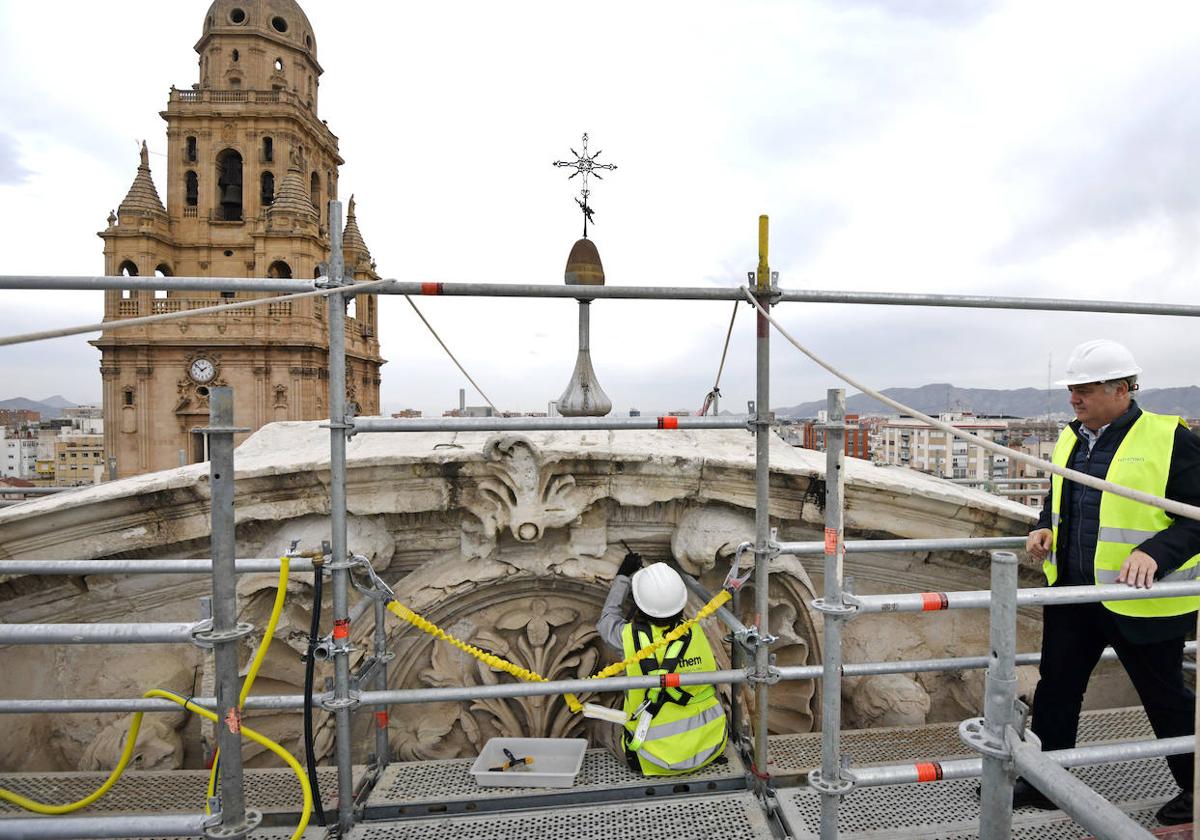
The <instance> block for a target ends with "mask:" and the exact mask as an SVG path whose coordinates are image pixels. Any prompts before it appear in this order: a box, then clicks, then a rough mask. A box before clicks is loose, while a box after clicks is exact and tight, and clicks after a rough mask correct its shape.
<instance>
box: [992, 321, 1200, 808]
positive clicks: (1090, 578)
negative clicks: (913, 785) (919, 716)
mask: <svg viewBox="0 0 1200 840" xmlns="http://www.w3.org/2000/svg"><path fill="white" fill-rule="evenodd" d="M1141 370H1142V369H1141V368H1140V367H1138V365H1137V362H1135V361H1134V358H1133V355H1132V354H1131V353H1130V352H1129V350H1127V349H1126V348H1125V347H1123V346H1122V345H1120V344H1118V343H1117V342H1115V341H1107V340H1098V341H1088V342H1085V343H1083V344H1080V345H1079V346H1078V347H1076V348H1075V350H1074V351H1073V352H1072V354H1071V358H1070V360H1069V361H1068V362H1067V376H1066V378H1065V379H1063V380H1062V381H1060V382H1059V383H1058V384H1060V385H1066V386H1067V389H1068V390H1069V391H1070V393H1071V407H1072V408H1073V409H1074V411H1075V417H1076V419H1075V420H1074V421H1072V422H1071V423H1070V424H1069V425H1068V426H1066V427H1065V428H1064V429H1063V430H1062V433H1061V435H1060V436H1059V439H1058V444H1057V445H1056V446H1055V448H1054V455H1053V460H1054V463H1055V464H1057V465H1059V466H1062V467H1069V468H1071V469H1073V470H1077V471H1079V472H1083V473H1087V474H1089V475H1093V476H1095V477H1097V478H1101V479H1107V480H1108V481H1110V482H1112V483H1114V484H1120V485H1123V486H1125V487H1129V488H1132V489H1136V490H1142V491H1144V492H1146V493H1150V494H1152V495H1155V496H1160V497H1166V498H1168V499H1173V500H1176V501H1180V502H1185V503H1187V504H1192V505H1200V438H1197V437H1196V436H1195V435H1194V434H1192V432H1191V431H1189V430H1188V428H1187V426H1186V425H1185V424H1184V423H1183V422H1182V421H1181V420H1180V419H1179V418H1178V417H1174V416H1167V415H1162V414H1152V413H1151V412H1149V411H1143V410H1142V409H1141V408H1139V407H1138V404H1137V402H1136V401H1134V400H1133V399H1132V398H1131V392H1132V391H1135V390H1137V387H1138V385H1137V375H1138V374H1139V373H1141ZM1026 548H1027V550H1028V552H1029V554H1030V556H1031V557H1032V558H1033V559H1035V560H1041V561H1043V566H1042V567H1043V570H1044V571H1045V574H1046V580H1047V581H1048V582H1049V584H1050V585H1051V586H1072V585H1077V586H1078V585H1092V584H1105V583H1125V584H1128V585H1129V586H1136V587H1140V588H1147V589H1148V588H1150V587H1152V586H1153V585H1154V582H1155V581H1159V580H1169V581H1174V580H1193V579H1195V578H1196V576H1197V573H1198V572H1200V567H1198V566H1197V564H1198V563H1200V522H1197V521H1195V520H1191V519H1187V518H1184V517H1178V518H1174V517H1172V516H1170V515H1168V514H1167V513H1165V512H1163V511H1162V510H1160V509H1158V508H1155V507H1151V506H1149V505H1144V504H1140V503H1138V502H1134V501H1132V500H1129V499H1126V498H1124V497H1122V496H1117V495H1115V494H1112V493H1102V492H1101V491H1099V490H1093V489H1092V488H1090V487H1084V486H1082V485H1080V484H1077V483H1075V482H1072V481H1064V480H1063V479H1062V478H1060V477H1059V476H1057V475H1056V476H1053V477H1052V478H1051V484H1050V492H1049V494H1047V496H1046V502H1045V505H1044V507H1043V510H1042V514H1041V519H1040V520H1039V521H1038V526H1037V528H1036V529H1035V530H1034V531H1033V532H1032V533H1030V534H1029V538H1028V540H1027V542H1026ZM1197 606H1200V598H1198V597H1184V598H1152V599H1146V600H1130V601H1105V602H1104V603H1090V604H1070V605H1058V606H1051V605H1047V606H1046V607H1045V609H1044V622H1043V627H1042V663H1041V680H1040V681H1039V682H1038V686H1037V691H1036V692H1035V694H1034V698H1033V724H1032V729H1033V731H1034V733H1035V734H1036V735H1037V736H1038V737H1039V738H1040V739H1041V741H1042V749H1043V750H1047V751H1049V750H1057V749H1066V748H1069V747H1073V746H1075V737H1076V732H1077V729H1078V726H1079V711H1080V707H1081V705H1082V702H1083V694H1084V691H1085V690H1086V688H1087V684H1088V678H1089V677H1090V675H1091V673H1092V669H1093V668H1095V666H1096V663H1097V662H1099V660H1100V655H1101V653H1102V652H1103V650H1104V647H1105V646H1106V645H1111V646H1112V647H1113V648H1114V649H1115V650H1116V652H1117V655H1118V656H1119V657H1120V660H1121V663H1122V665H1124V667H1125V671H1126V672H1127V673H1128V674H1129V678H1130V680H1131V681H1132V682H1133V685H1134V688H1136V689H1137V692H1138V696H1139V697H1141V700H1142V703H1143V705H1144V706H1145V707H1146V714H1147V716H1148V717H1149V718H1150V724H1151V726H1152V727H1153V728H1154V732H1155V734H1156V735H1157V736H1158V737H1160V738H1170V737H1176V736H1181V735H1191V734H1192V733H1193V732H1194V727H1195V705H1196V698H1195V695H1194V694H1193V693H1192V691H1191V690H1190V689H1189V688H1188V687H1187V686H1186V685H1185V684H1184V681H1183V643H1184V636H1185V635H1186V634H1187V632H1188V630H1189V629H1194V628H1195V627H1196V612H1195V611H1196V608H1197ZM1167 763H1168V764H1169V765H1170V768H1171V774H1172V775H1173V776H1174V777H1175V781H1176V783H1177V784H1178V785H1179V788H1180V793H1179V794H1178V795H1177V796H1175V797H1174V798H1173V799H1171V800H1170V801H1169V802H1167V803H1166V804H1165V805H1164V806H1163V807H1162V808H1161V809H1160V810H1159V811H1158V814H1157V816H1158V819H1159V821H1160V822H1162V823H1163V824H1166V825H1173V824H1178V823H1182V822H1190V821H1191V819H1192V784H1193V772H1192V756H1191V755H1190V754H1189V755H1176V756H1171V757H1169V758H1168V759H1167ZM1014 804H1015V805H1018V806H1020V805H1032V806H1034V807H1039V808H1054V807H1055V806H1054V805H1053V803H1051V802H1050V801H1049V800H1048V799H1046V798H1045V797H1044V796H1043V795H1042V794H1041V793H1040V792H1039V791H1037V790H1036V789H1035V788H1033V787H1032V786H1030V785H1029V784H1027V783H1026V782H1025V781H1024V780H1022V779H1018V780H1017V784H1016V788H1015V789H1014Z"/></svg>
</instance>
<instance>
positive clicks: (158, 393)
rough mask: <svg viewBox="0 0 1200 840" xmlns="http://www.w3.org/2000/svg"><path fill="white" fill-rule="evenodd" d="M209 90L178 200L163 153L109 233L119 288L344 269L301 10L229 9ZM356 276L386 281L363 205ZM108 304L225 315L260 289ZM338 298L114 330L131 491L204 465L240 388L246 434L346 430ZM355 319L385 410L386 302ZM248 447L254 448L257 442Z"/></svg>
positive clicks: (354, 393)
mask: <svg viewBox="0 0 1200 840" xmlns="http://www.w3.org/2000/svg"><path fill="white" fill-rule="evenodd" d="M201 27H202V29H201V35H200V40H199V41H198V42H197V43H196V46H195V49H196V52H197V53H198V54H199V57H200V61H199V68H198V69H199V81H198V82H197V83H195V84H193V85H191V87H190V88H188V89H184V90H179V89H176V88H174V87H172V88H171V91H170V96H169V98H168V101H167V108H166V110H165V111H162V112H161V114H162V117H163V119H164V120H166V123H167V137H166V145H165V153H166V154H165V156H166V179H165V181H160V183H163V184H164V186H165V191H164V193H163V194H165V196H166V204H165V205H164V203H163V201H162V200H161V199H160V197H159V196H160V193H159V191H158V189H157V188H156V187H155V184H154V180H153V178H152V177H151V172H150V156H149V151H148V150H147V148H146V146H145V144H143V146H142V151H141V160H140V163H139V166H138V168H137V174H136V176H135V178H134V179H133V184H132V186H131V187H130V188H129V192H128V194H127V195H126V196H125V199H124V200H123V201H122V202H121V203H120V205H119V206H118V208H117V210H116V211H115V212H114V213H111V214H110V215H109V218H108V227H107V228H106V229H105V230H104V231H102V232H101V233H100V237H101V238H102V239H103V240H104V272H105V274H109V275H120V274H131V275H141V276H147V275H153V274H159V275H162V276H166V277H170V276H218V277H264V276H266V277H297V278H301V277H316V276H317V275H318V274H319V270H318V266H319V265H320V264H321V263H323V262H326V261H327V260H328V259H329V242H330V240H329V230H328V222H329V211H328V201H329V200H330V199H331V198H337V196H338V167H339V166H340V165H341V164H342V163H343V161H342V158H341V157H340V156H339V154H338V139H337V137H336V136H335V135H334V134H333V133H332V132H331V131H330V130H329V128H328V127H327V126H326V125H325V123H324V122H323V121H322V120H321V119H319V118H318V116H317V98H318V97H317V94H318V86H319V85H318V82H319V79H320V76H321V74H322V72H323V70H322V68H321V65H320V64H318V63H317V41H316V34H315V33H314V32H313V29H312V25H311V24H310V23H309V21H308V18H307V16H305V14H304V12H303V10H302V9H301V8H300V6H299V5H297V4H296V3H295V2H294V0H216V2H214V3H213V4H212V5H211V6H209V8H208V11H207V12H206V13H205V14H204V17H203V19H202V21H201ZM343 252H344V256H345V264H346V271H347V275H353V277H354V279H355V280H357V281H367V280H373V279H378V276H379V275H378V274H377V273H376V271H375V263H374V261H373V260H372V259H371V254H370V251H369V250H368V249H367V245H366V243H365V242H364V241H363V237H362V234H361V232H360V231H359V228H358V221H357V218H356V209H355V203H354V199H353V198H351V200H350V203H349V207H348V212H347V214H346V226H345V231H344V233H343ZM166 285H167V289H166V291H165V292H119V291H111V292H105V299H104V320H105V321H115V320H120V319H123V318H133V317H137V316H140V315H151V314H156V313H161V312H178V311H183V310H187V309H196V308H199V307H202V306H206V305H212V304H214V303H216V302H218V301H219V300H220V299H221V298H250V297H265V296H266V295H262V294H256V293H249V292H222V293H217V292H195V291H184V290H178V291H175V290H172V289H171V288H170V281H169V280H168V281H167V284H166ZM325 306H326V303H325V301H324V299H307V300H302V301H290V302H284V303H278V304H270V305H266V306H259V307H253V308H248V309H241V310H235V311H233V312H229V313H222V314H214V315H205V316H198V317H195V318H190V319H187V320H183V321H174V322H167V323H163V324H152V325H147V326H143V327H140V328H134V329H129V330H114V331H105V332H104V333H102V334H101V336H100V338H98V339H96V340H95V341H93V342H92V344H93V345H95V346H96V347H97V348H99V350H100V353H101V362H100V372H101V376H102V378H103V394H104V421H105V422H104V432H105V450H106V451H107V454H108V456H109V457H110V458H112V457H115V458H116V462H117V473H118V475H119V476H121V477H125V476H130V475H137V474H139V473H145V472H150V471H153V470H160V469H167V468H170V467H176V466H178V465H179V464H180V461H181V453H182V460H184V461H188V462H191V461H197V460H201V459H203V457H204V449H203V441H202V439H201V438H200V436H198V435H194V434H192V429H195V428H197V427H200V426H204V425H206V424H207V422H208V389H209V388H211V387H214V386H223V385H227V386H231V387H232V388H233V389H234V398H235V406H234V423H235V425H237V426H245V427H249V428H250V429H258V428H259V427H261V426H262V425H264V424H266V423H269V422H272V421H274V420H313V419H321V418H325V417H327V416H328V394H327V387H328V364H327V350H328V345H329V339H328V334H327V331H326V312H325ZM353 307H354V308H353V311H352V312H349V313H347V314H348V317H347V321H346V324H347V328H346V356H347V391H348V393H349V394H350V395H351V396H350V397H349V400H350V401H351V402H352V403H354V404H355V406H354V407H356V409H357V411H358V412H359V413H361V414H376V413H378V412H379V381H380V367H381V365H382V364H383V360H382V359H381V358H380V356H379V340H378V329H377V325H378V320H377V312H376V299H375V298H374V297H373V296H370V295H358V296H357V297H356V298H355V299H354V302H353ZM242 437H244V436H239V438H238V439H239V440H241V439H242Z"/></svg>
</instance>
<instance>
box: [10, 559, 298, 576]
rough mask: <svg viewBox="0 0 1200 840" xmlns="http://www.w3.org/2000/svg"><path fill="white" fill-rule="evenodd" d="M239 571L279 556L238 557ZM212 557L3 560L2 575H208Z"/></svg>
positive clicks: (274, 567) (271, 567)
mask: <svg viewBox="0 0 1200 840" xmlns="http://www.w3.org/2000/svg"><path fill="white" fill-rule="evenodd" d="M288 563H289V568H290V570H291V571H293V572H311V571H312V559H311V558H308V557H293V558H290V560H289V561H288ZM236 569H237V572H238V573H239V574H253V573H259V572H278V571H279V558H278V557H254V558H247V559H244V560H238V561H237V565H236ZM211 572H212V560H209V559H194V560H173V559H162V558H153V559H150V558H148V559H144V560H0V575H154V574H166V575H207V574H210V573H211Z"/></svg>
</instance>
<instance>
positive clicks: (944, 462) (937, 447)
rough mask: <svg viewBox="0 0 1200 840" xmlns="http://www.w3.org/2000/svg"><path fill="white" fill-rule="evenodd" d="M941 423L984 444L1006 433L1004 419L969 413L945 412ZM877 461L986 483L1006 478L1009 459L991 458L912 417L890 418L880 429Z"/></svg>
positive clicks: (962, 441) (995, 456) (990, 454)
mask: <svg viewBox="0 0 1200 840" xmlns="http://www.w3.org/2000/svg"><path fill="white" fill-rule="evenodd" d="M938 419H939V420H941V421H942V422H943V423H949V424H950V425H952V426H954V427H955V428H956V429H962V430H964V431H967V432H970V433H971V434H973V435H977V436H978V437H981V438H983V439H985V440H996V439H997V438H998V437H1000V436H1002V435H1004V433H1005V432H1006V431H1007V428H1008V423H1007V421H1006V420H1005V419H1002V418H996V417H976V416H975V415H974V414H971V413H970V412H958V411H955V412H946V413H944V414H941V415H939V416H938ZM876 454H877V455H878V456H879V458H880V460H883V461H886V462H887V463H889V464H898V465H900V466H905V467H911V468H912V469H914V470H920V471H921V472H927V473H931V474H932V475H937V476H941V477H943V478H970V479H975V480H977V481H987V480H989V479H992V478H1003V477H1007V476H1008V471H1009V459H1008V458H1007V457H1005V456H1002V455H994V454H992V453H991V452H987V451H985V450H983V449H980V448H979V447H977V446H969V445H968V444H967V442H966V441H964V440H960V439H958V438H956V437H954V436H953V435H950V434H948V433H946V432H943V431H941V430H940V429H933V428H930V427H929V426H927V425H925V423H923V422H922V421H920V420H917V419H916V418H914V417H893V418H890V419H888V420H887V421H886V422H884V423H883V424H882V426H881V427H880V429H879V451H878V452H877V453H876Z"/></svg>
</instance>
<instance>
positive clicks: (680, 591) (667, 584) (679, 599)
mask: <svg viewBox="0 0 1200 840" xmlns="http://www.w3.org/2000/svg"><path fill="white" fill-rule="evenodd" d="M633 602H634V603H635V604H637V605H638V609H639V610H641V611H642V612H644V613H645V614H646V615H649V616H653V617H654V618H669V617H671V616H673V615H675V614H676V613H678V612H679V611H680V610H682V609H683V605H684V604H686V603H687V587H686V586H684V585H683V578H681V577H680V576H679V572H677V571H675V570H674V569H672V568H671V567H670V566H668V565H667V564H665V563H651V564H650V565H649V566H647V567H646V568H644V569H639V570H638V571H637V572H635V573H634V575H633Z"/></svg>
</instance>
